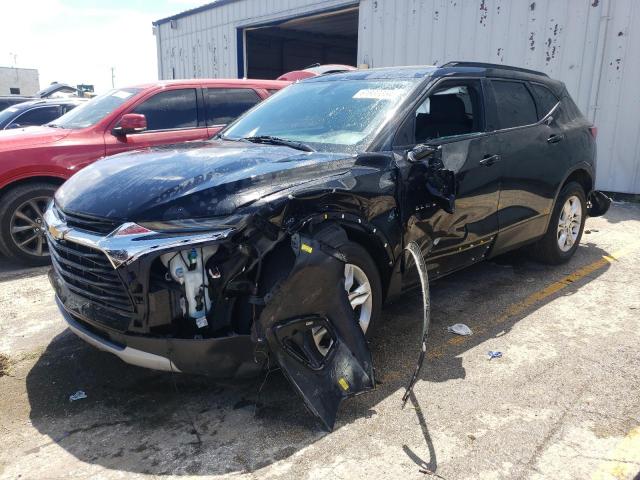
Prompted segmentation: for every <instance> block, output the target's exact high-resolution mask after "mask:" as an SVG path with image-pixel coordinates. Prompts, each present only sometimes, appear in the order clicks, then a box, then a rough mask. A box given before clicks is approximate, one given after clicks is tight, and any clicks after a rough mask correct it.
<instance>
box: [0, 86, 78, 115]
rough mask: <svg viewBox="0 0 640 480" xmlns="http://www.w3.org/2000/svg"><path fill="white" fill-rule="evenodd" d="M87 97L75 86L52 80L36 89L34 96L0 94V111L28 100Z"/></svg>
mask: <svg viewBox="0 0 640 480" xmlns="http://www.w3.org/2000/svg"><path fill="white" fill-rule="evenodd" d="M85 96H86V97H87V98H89V97H90V96H89V95H85V94H84V92H82V91H80V90H78V89H77V88H76V87H72V86H71V85H67V84H66V83H58V82H53V83H52V84H51V85H48V86H46V87H45V88H43V89H42V90H40V91H38V93H36V94H35V95H34V96H32V97H27V96H25V95H1V96H0V111H2V110H4V109H5V108H8V107H10V106H12V105H16V104H18V103H22V102H29V101H32V100H37V99H45V98H57V99H61V98H83V97H85Z"/></svg>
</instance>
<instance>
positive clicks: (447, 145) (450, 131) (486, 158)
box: [395, 80, 501, 283]
mask: <svg viewBox="0 0 640 480" xmlns="http://www.w3.org/2000/svg"><path fill="white" fill-rule="evenodd" d="M484 103H485V101H484V95H483V85H482V82H481V81H480V80H444V81H441V82H440V83H438V84H437V85H436V86H435V87H434V88H433V89H432V90H431V92H430V93H429V95H428V97H427V98H425V100H424V101H423V102H421V103H420V105H419V106H418V108H417V109H415V111H414V112H413V113H412V114H411V115H410V116H409V118H408V119H407V120H406V121H405V124H404V125H403V127H401V129H400V131H399V134H398V136H397V140H396V144H397V145H398V146H397V147H395V150H396V151H399V150H400V151H402V152H403V160H401V162H400V170H401V177H402V178H403V182H402V188H403V189H404V191H402V192H401V197H402V198H403V208H404V210H405V211H404V220H405V221H408V222H409V224H410V225H411V226H412V227H411V228H412V231H413V233H412V234H410V236H413V237H414V238H411V240H416V241H417V242H418V244H419V245H421V246H422V247H423V249H424V250H425V252H424V253H426V250H427V249H429V245H430V241H431V240H435V239H437V240H436V242H437V243H436V244H435V246H433V248H432V249H431V250H430V252H429V255H428V257H427V268H428V269H429V273H430V275H431V276H432V277H438V276H441V275H444V274H446V273H448V272H451V271H453V270H457V269H458V268H462V267H464V266H466V265H468V264H470V263H473V262H475V261H479V260H481V259H482V258H484V254H485V253H486V252H487V250H488V248H489V246H490V244H491V240H492V239H493V237H494V236H495V234H496V233H497V231H498V219H497V208H498V199H499V191H500V176H501V158H500V155H499V145H498V140H497V138H496V136H495V135H493V134H491V133H487V132H485V120H484V113H483V112H484V107H483V105H484ZM420 144H428V145H431V146H434V147H440V151H439V153H438V155H440V156H441V160H442V167H443V169H444V170H447V171H450V172H452V174H453V175H454V176H455V192H454V196H455V210H454V211H453V212H452V213H449V212H446V211H445V210H444V209H443V208H442V205H441V204H439V205H434V204H433V203H434V202H433V195H431V194H430V193H429V191H428V190H425V189H424V185H425V183H426V180H427V177H428V175H429V174H430V173H429V169H428V163H429V161H430V159H431V157H427V158H425V159H424V161H421V162H412V161H410V160H409V159H408V158H407V154H406V153H404V152H407V151H408V150H409V149H411V148H412V147H414V146H415V145H420ZM410 217H412V218H410ZM416 232H417V233H416ZM420 236H422V238H416V237H420ZM405 277H406V279H407V282H409V283H413V282H414V281H415V280H417V277H414V276H413V275H407V276H405Z"/></svg>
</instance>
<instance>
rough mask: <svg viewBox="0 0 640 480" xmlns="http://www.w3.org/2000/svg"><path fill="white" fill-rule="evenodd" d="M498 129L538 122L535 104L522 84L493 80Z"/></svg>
mask: <svg viewBox="0 0 640 480" xmlns="http://www.w3.org/2000/svg"><path fill="white" fill-rule="evenodd" d="M491 83H492V85H493V90H494V92H495V98H496V107H497V109H498V118H499V119H500V128H511V127H519V126H522V125H531V124H532V123H536V122H537V121H538V115H537V112H536V104H535V103H534V102H533V97H532V96H531V94H530V93H529V90H528V89H527V87H526V86H525V84H524V83H520V82H505V81H502V80H494V81H492V82H491Z"/></svg>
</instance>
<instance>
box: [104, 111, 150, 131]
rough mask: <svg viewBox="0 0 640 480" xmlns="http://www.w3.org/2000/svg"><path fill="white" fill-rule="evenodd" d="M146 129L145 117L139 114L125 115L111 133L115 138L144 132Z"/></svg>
mask: <svg viewBox="0 0 640 480" xmlns="http://www.w3.org/2000/svg"><path fill="white" fill-rule="evenodd" d="M146 129H147V117H145V116H144V115H143V114H141V113H126V114H124V115H123V116H122V118H121V119H120V122H119V123H118V126H117V127H115V128H114V129H113V130H112V131H111V133H113V134H114V135H115V136H122V135H129V134H132V133H140V132H144V131H145V130H146Z"/></svg>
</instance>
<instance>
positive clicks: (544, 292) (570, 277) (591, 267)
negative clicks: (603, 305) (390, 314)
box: [427, 241, 640, 359]
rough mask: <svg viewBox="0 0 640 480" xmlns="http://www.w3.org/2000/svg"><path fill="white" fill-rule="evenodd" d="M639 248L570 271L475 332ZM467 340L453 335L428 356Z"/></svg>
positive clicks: (625, 249) (638, 245) (635, 244)
mask: <svg viewBox="0 0 640 480" xmlns="http://www.w3.org/2000/svg"><path fill="white" fill-rule="evenodd" d="M639 248H640V241H637V242H633V243H630V244H629V245H627V246H625V247H623V248H621V249H620V250H617V251H616V252H614V253H612V254H611V255H603V256H602V258H600V259H598V260H596V261H595V262H593V263H590V264H589V265H586V266H584V267H581V268H579V269H578V270H576V271H575V272H573V273H570V274H569V275H567V276H566V277H564V278H561V279H560V280H558V281H557V282H554V283H552V284H550V285H548V286H546V287H545V288H543V289H541V290H538V291H536V292H534V293H532V294H531V295H529V296H528V297H527V298H525V299H524V300H522V301H520V302H517V303H514V304H513V305H511V306H510V307H509V308H508V309H507V310H506V311H505V312H504V313H503V314H502V315H500V316H499V317H497V318H495V319H492V320H489V321H488V322H486V323H485V324H484V325H483V326H481V327H474V330H475V334H481V333H484V332H486V331H487V330H488V328H489V327H495V326H497V325H500V324H501V323H504V322H506V321H507V320H508V319H509V318H511V317H514V316H516V315H519V314H521V313H522V312H524V311H525V310H527V309H529V308H531V307H532V306H533V305H535V304H537V303H539V302H541V301H542V300H544V299H546V298H548V297H550V296H551V295H554V294H556V293H558V292H559V291H561V290H563V289H565V288H567V287H568V286H570V285H572V284H573V283H575V282H577V281H578V280H580V279H582V278H584V277H586V276H587V275H590V274H592V273H594V272H597V271H598V270H600V269H602V268H604V267H606V266H607V265H609V264H612V263H614V262H617V261H618V260H619V259H621V258H622V257H624V256H625V255H628V254H629V253H631V252H633V251H635V250H637V249H639ZM467 341H469V337H464V336H456V337H451V338H450V339H448V340H447V341H446V342H445V343H444V344H442V345H439V346H437V347H435V348H432V349H430V350H429V353H428V354H427V358H429V359H433V358H440V357H442V356H443V355H444V354H445V352H446V350H447V347H451V346H457V345H462V344H464V343H465V342H467Z"/></svg>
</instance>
